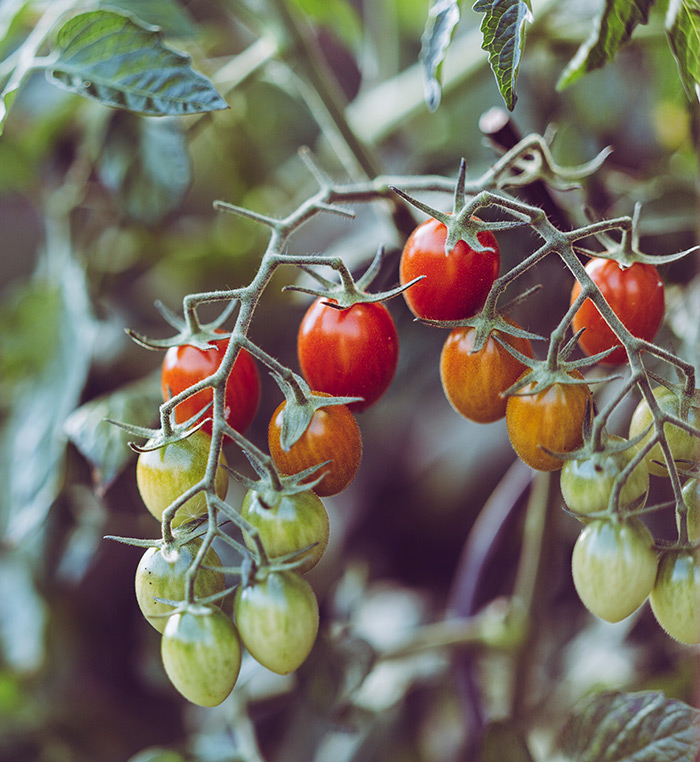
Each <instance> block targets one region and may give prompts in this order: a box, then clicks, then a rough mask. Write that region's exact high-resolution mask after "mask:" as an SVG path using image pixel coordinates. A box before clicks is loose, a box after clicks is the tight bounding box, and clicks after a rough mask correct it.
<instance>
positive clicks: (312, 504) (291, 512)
mask: <svg viewBox="0 0 700 762" xmlns="http://www.w3.org/2000/svg"><path fill="white" fill-rule="evenodd" d="M241 516H243V518H244V519H246V520H247V521H249V522H250V523H251V524H252V525H253V526H254V527H256V529H257V530H258V532H259V533H260V539H261V540H262V544H263V546H264V547H265V552H266V553H267V555H268V556H269V558H270V559H273V558H277V557H279V556H285V555H287V554H288V553H294V552H295V551H298V550H302V549H303V548H306V547H308V546H309V545H313V547H312V548H311V549H310V550H308V551H307V552H306V553H305V554H304V555H303V558H304V563H303V564H302V565H301V566H298V567H296V571H298V572H300V573H302V574H303V573H304V572H307V571H309V569H313V567H314V566H316V564H317V563H318V562H319V560H320V559H321V556H322V555H323V553H324V551H325V550H326V546H327V545H328V534H329V531H330V525H329V521H328V513H327V512H326V509H325V507H324V505H323V503H322V502H321V499H320V498H319V497H318V495H316V493H314V492H295V493H294V494H291V495H286V494H284V493H282V492H276V491H275V490H266V491H264V492H262V493H260V492H256V491H255V490H249V491H248V493H247V494H246V496H245V498H244V499H243V505H242V506H241ZM244 537H245V541H246V544H247V545H248V547H250V548H252V547H253V542H252V540H251V539H250V537H249V536H248V534H247V533H246V534H244Z"/></svg>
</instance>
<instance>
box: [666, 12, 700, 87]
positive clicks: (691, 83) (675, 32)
mask: <svg viewBox="0 0 700 762" xmlns="http://www.w3.org/2000/svg"><path fill="white" fill-rule="evenodd" d="M666 34H667V35H668V44H669V45H670V46H671V51H672V52H673V55H674V57H675V59H676V63H677V64H678V70H679V72H680V75H681V82H682V83H683V87H684V89H685V92H686V93H687V95H688V98H690V99H691V100H695V99H700V2H698V0H671V2H670V3H669V6H668V13H667V14H666Z"/></svg>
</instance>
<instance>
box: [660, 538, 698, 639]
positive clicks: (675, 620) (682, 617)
mask: <svg viewBox="0 0 700 762" xmlns="http://www.w3.org/2000/svg"><path fill="white" fill-rule="evenodd" d="M649 603H651V610H652V611H653V612H654V616H655V617H656V621H657V622H658V623H659V624H660V625H661V626H662V627H663V628H664V630H666V632H667V633H668V634H669V635H670V636H671V637H672V638H675V639H676V640H680V642H681V643H687V644H688V645H697V644H698V643H700V550H697V549H696V550H694V551H691V550H680V549H672V550H665V551H664V552H663V553H662V554H661V559H660V561H659V571H658V574H657V575H656V582H655V583H654V588H653V589H652V591H651V595H650V596H649Z"/></svg>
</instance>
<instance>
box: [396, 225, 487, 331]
mask: <svg viewBox="0 0 700 762" xmlns="http://www.w3.org/2000/svg"><path fill="white" fill-rule="evenodd" d="M477 237H478V239H479V241H480V242H481V245H482V246H485V247H487V250H486V251H474V250H473V249H472V248H471V247H470V246H469V245H468V244H467V243H465V242H464V241H458V242H457V245H456V246H455V247H454V249H452V251H451V252H450V253H449V254H447V255H446V254H445V241H446V240H447V228H446V227H445V225H443V224H442V223H441V222H438V221H437V220H436V219H434V218H430V219H429V220H427V221H426V222H424V223H422V224H421V225H419V226H418V227H417V228H416V229H415V230H414V231H413V232H412V233H411V235H410V236H409V238H408V240H407V241H406V245H405V246H404V249H403V253H402V254H401V262H400V264H399V280H400V281H401V283H402V284H403V283H408V282H409V281H411V280H413V278H417V277H418V276H419V275H425V276H426V277H425V278H423V280H421V281H419V282H418V283H416V284H415V285H414V286H411V287H410V288H409V289H407V290H406V291H404V292H403V295H404V299H405V300H406V304H408V306H409V308H410V310H411V312H413V314H414V315H416V317H419V318H426V319H429V320H462V319H464V318H468V317H471V316H472V315H475V314H476V313H477V312H478V311H479V310H480V309H481V308H482V307H483V306H484V302H485V301H486V297H487V296H488V294H489V291H490V290H491V286H492V285H493V282H494V281H495V280H496V278H497V277H498V273H499V271H500V268H501V254H500V251H499V249H498V244H497V242H496V238H495V237H494V235H493V233H490V232H488V231H484V232H481V233H479V234H478V236H477Z"/></svg>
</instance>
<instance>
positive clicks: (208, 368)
mask: <svg viewBox="0 0 700 762" xmlns="http://www.w3.org/2000/svg"><path fill="white" fill-rule="evenodd" d="M212 345H213V348H212V349H198V348H197V347H193V346H192V345H190V344H184V345H183V346H180V347H170V349H168V351H167V352H166V353H165V357H164V358H163V364H162V366H161V375H160V386H161V391H162V393H163V399H164V400H168V399H170V397H172V396H175V395H176V394H179V393H180V392H183V391H184V390H185V389H187V388H188V387H190V386H192V384H195V383H197V382H198V381H201V380H202V379H203V378H207V377H208V376H211V374H212V373H215V372H216V369H217V368H218V367H219V365H221V361H222V360H223V358H224V353H225V352H226V347H227V346H228V339H220V340H218V341H215V342H212ZM168 389H169V390H170V394H168ZM212 395H213V392H212V390H211V389H203V390H202V391H201V392H197V393H196V394H193V395H192V396H191V397H188V398H187V399H186V400H184V401H183V402H181V403H180V404H179V405H178V406H177V407H176V408H175V420H176V421H177V422H178V423H181V422H182V421H186V420H187V419H188V418H191V417H192V416H193V415H196V414H197V413H198V412H199V411H200V410H202V409H203V408H205V407H206V406H207V405H208V404H209V403H210V402H211V400H212ZM259 402H260V377H259V375H258V369H257V368H256V366H255V362H254V361H253V358H252V357H251V356H250V354H248V352H246V350H245V349H241V350H240V352H239V353H238V357H236V361H235V362H234V363H233V368H232V369H231V373H230V375H229V377H228V380H227V382H226V400H225V405H224V410H225V414H226V421H227V423H228V424H229V426H231V427H232V428H234V429H236V431H240V432H241V433H243V432H244V431H245V430H246V429H247V428H248V426H250V423H251V421H252V420H253V418H254V416H255V413H256V411H257V409H258V403H259ZM208 415H209V417H210V418H211V415H212V413H211V410H210V411H209V412H208ZM203 428H204V430H205V431H207V432H208V433H209V434H211V423H210V422H208V423H206V424H205V425H204V427H203Z"/></svg>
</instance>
